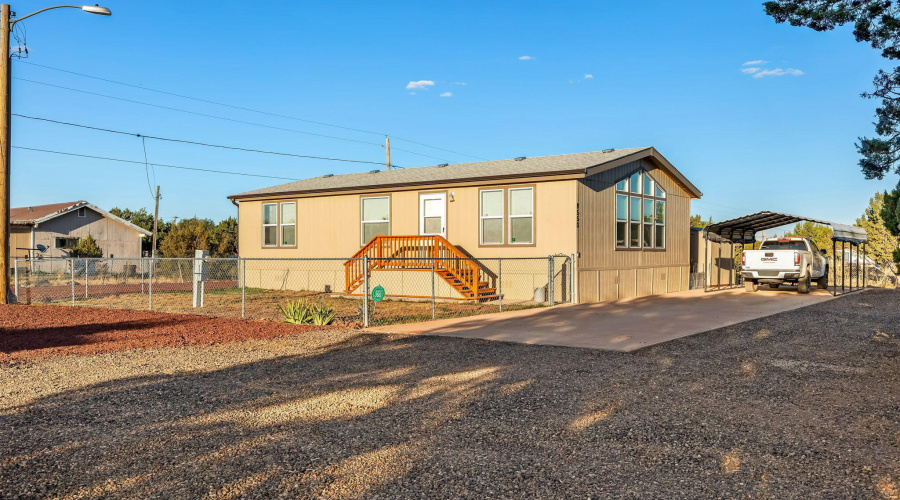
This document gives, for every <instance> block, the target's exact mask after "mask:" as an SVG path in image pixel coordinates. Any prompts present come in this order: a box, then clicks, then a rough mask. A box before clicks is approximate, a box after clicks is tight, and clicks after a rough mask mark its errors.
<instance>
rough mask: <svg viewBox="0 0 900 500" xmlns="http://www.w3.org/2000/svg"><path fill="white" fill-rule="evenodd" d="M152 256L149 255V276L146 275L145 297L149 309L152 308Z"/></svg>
mask: <svg viewBox="0 0 900 500" xmlns="http://www.w3.org/2000/svg"><path fill="white" fill-rule="evenodd" d="M153 260H154V258H153V257H150V271H149V273H148V274H149V276H148V277H147V298H148V301H149V307H150V310H151V311H152V310H153Z"/></svg>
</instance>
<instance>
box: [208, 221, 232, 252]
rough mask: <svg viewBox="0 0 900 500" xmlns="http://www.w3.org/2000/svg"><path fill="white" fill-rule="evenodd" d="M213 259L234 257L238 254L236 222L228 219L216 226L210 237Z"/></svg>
mask: <svg viewBox="0 0 900 500" xmlns="http://www.w3.org/2000/svg"><path fill="white" fill-rule="evenodd" d="M211 240H212V248H213V250H212V254H213V257H234V256H236V255H237V253H238V222H237V219H235V218H234V217H229V218H227V219H225V220H223V221H220V222H219V223H218V224H216V226H215V228H214V229H213V231H212V235H211Z"/></svg>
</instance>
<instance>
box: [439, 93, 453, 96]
mask: <svg viewBox="0 0 900 500" xmlns="http://www.w3.org/2000/svg"><path fill="white" fill-rule="evenodd" d="M441 97H453V92H444V93H443V94H441Z"/></svg>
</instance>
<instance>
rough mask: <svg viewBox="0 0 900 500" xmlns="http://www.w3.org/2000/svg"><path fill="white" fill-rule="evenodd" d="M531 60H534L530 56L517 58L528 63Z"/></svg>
mask: <svg viewBox="0 0 900 500" xmlns="http://www.w3.org/2000/svg"><path fill="white" fill-rule="evenodd" d="M532 59H534V58H533V57H531V56H519V60H520V61H530V60H532Z"/></svg>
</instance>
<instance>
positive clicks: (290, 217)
mask: <svg viewBox="0 0 900 500" xmlns="http://www.w3.org/2000/svg"><path fill="white" fill-rule="evenodd" d="M262 209H263V214H262V216H263V217H262V218H263V221H262V222H263V246H264V247H278V246H281V247H295V246H297V203H296V202H293V201H288V202H282V203H263V206H262Z"/></svg>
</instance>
